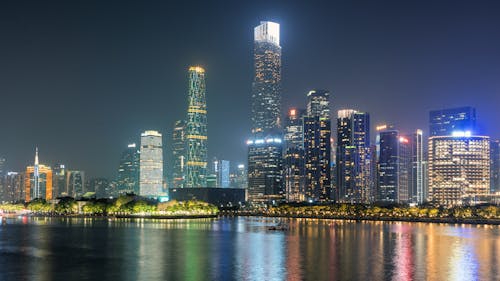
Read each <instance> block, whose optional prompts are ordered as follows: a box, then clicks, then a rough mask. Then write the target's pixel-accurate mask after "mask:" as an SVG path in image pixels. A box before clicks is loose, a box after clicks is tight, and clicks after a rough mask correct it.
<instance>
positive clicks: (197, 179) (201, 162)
mask: <svg viewBox="0 0 500 281" xmlns="http://www.w3.org/2000/svg"><path fill="white" fill-rule="evenodd" d="M185 141H186V147H185V151H186V171H185V174H186V176H185V184H184V186H185V187H206V176H207V164H208V156H207V102H206V97H205V70H204V69H203V68H201V67H199V66H191V67H190V68H189V92H188V112H187V120H186V126H185Z"/></svg>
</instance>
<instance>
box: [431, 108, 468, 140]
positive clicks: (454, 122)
mask: <svg viewBox="0 0 500 281" xmlns="http://www.w3.org/2000/svg"><path fill="white" fill-rule="evenodd" d="M429 123H430V134H429V135H430V136H431V137H432V136H450V135H451V134H452V133H453V132H454V131H471V132H475V131H476V109H475V108H473V107H470V106H465V107H458V108H447V109H440V110H432V111H430V113H429Z"/></svg>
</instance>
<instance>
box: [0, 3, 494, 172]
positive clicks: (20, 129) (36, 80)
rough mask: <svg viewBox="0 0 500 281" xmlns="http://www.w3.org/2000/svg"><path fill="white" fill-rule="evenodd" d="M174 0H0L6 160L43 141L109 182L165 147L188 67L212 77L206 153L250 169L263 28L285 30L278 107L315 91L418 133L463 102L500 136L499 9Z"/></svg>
mask: <svg viewBox="0 0 500 281" xmlns="http://www.w3.org/2000/svg"><path fill="white" fill-rule="evenodd" d="M178 2H179V3H178V4H172V3H170V1H134V2H127V1H101V0H98V1H90V0H86V1H67V0H64V1H18V0H13V1H1V3H0V36H1V37H0V97H1V101H2V102H1V109H0V156H2V157H5V158H6V159H7V166H8V167H9V168H10V169H11V170H21V169H24V167H25V166H26V165H27V164H30V163H32V161H33V158H34V150H35V146H36V145H38V147H39V150H40V161H41V162H42V163H47V164H49V165H52V164H54V163H55V162H62V163H65V164H66V165H67V166H68V167H69V168H70V169H76V170H84V171H86V172H87V174H88V175H89V176H91V177H94V176H106V177H114V176H115V174H116V170H117V167H118V162H119V158H120V154H121V151H122V150H123V149H124V148H125V147H126V145H127V143H129V142H134V141H135V142H137V141H138V140H139V135H140V133H141V132H142V131H144V130H147V129H154V130H159V131H161V132H162V133H163V134H164V139H163V141H164V143H165V144H166V146H165V147H166V148H170V144H171V143H170V139H171V130H172V126H173V124H174V121H175V120H177V119H181V118H185V115H186V113H185V112H186V109H187V68H188V66H189V65H194V64H200V65H202V66H203V67H205V69H206V71H207V104H208V105H207V106H208V132H209V133H208V143H209V148H208V149H209V156H210V158H212V157H213V156H217V157H218V158H220V159H228V160H231V161H233V162H234V163H245V164H246V148H245V139H246V137H247V136H248V135H249V131H250V96H251V83H252V75H253V74H252V72H253V69H252V51H253V28H254V27H255V26H256V25H258V24H259V22H260V21H261V20H271V21H276V22H278V23H280V24H281V45H282V52H283V57H282V59H283V81H282V82H283V98H282V100H283V108H287V107H288V106H292V105H296V106H299V107H303V106H304V105H305V95H306V93H307V91H308V90H309V89H312V88H322V89H328V90H330V91H331V93H332V99H331V103H332V110H335V111H336V110H338V109H340V108H353V109H358V110H361V111H367V112H369V113H370V114H371V117H372V126H373V127H374V126H375V125H376V124H378V123H382V122H388V123H393V124H395V125H396V126H397V127H398V128H400V129H401V130H402V131H406V132H410V131H412V130H414V129H416V128H422V129H424V132H427V131H428V111H429V110H431V109H438V108H444V107H454V106H464V105H471V106H475V107H476V108H477V115H478V123H479V124H480V125H481V132H480V133H481V134H486V135H490V136H492V137H494V138H500V118H499V116H500V113H499V111H498V110H499V109H498V108H499V105H500V16H499V15H500V1H464V2H461V1H413V3H410V1H366V2H362V1H347V0H345V1H323V2H313V1H301V2H293V1H283V2H276V1H219V2H215V1H199V2H196V1H178ZM181 2H182V3H183V4H181ZM332 2H333V3H332ZM332 115H333V116H335V115H336V113H335V114H332ZM165 154H166V155H167V153H165Z"/></svg>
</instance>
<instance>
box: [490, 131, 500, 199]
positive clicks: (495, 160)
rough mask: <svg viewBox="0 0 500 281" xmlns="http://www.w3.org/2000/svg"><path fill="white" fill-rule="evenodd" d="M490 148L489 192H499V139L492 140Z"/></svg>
mask: <svg viewBox="0 0 500 281" xmlns="http://www.w3.org/2000/svg"><path fill="white" fill-rule="evenodd" d="M490 149H491V156H490V158H491V160H490V161H491V180H490V192H491V193H495V192H500V141H499V140H494V141H491V144H490Z"/></svg>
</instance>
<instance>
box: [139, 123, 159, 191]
mask: <svg viewBox="0 0 500 281" xmlns="http://www.w3.org/2000/svg"><path fill="white" fill-rule="evenodd" d="M162 190H163V149H162V136H161V134H160V133H159V132H157V131H145V132H144V133H142V134H141V150H140V169H139V195H141V196H145V197H154V198H156V197H159V196H162V195H163V194H162Z"/></svg>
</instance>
